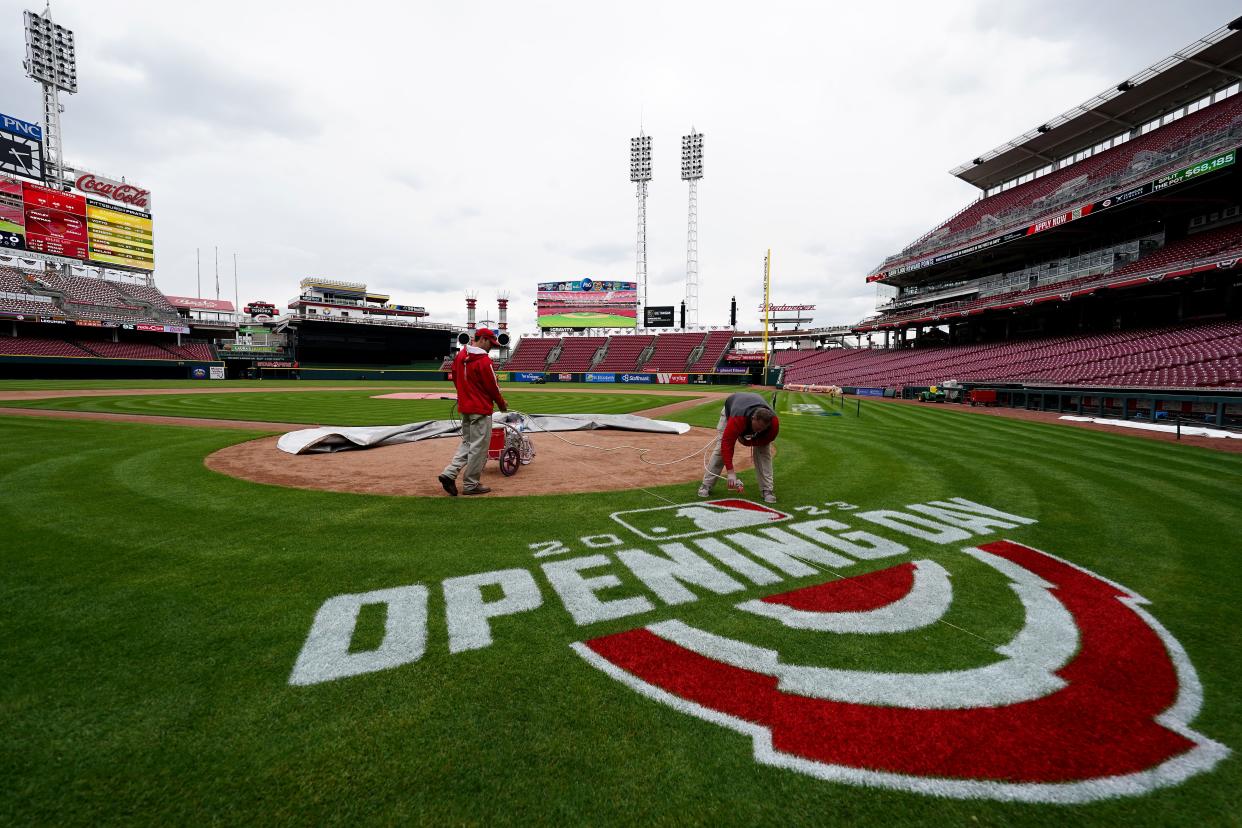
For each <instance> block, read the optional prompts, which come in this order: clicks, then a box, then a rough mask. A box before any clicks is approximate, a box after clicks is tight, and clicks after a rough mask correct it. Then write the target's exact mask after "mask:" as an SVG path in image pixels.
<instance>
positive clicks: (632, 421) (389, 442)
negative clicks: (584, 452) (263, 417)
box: [276, 412, 690, 454]
mask: <svg viewBox="0 0 1242 828" xmlns="http://www.w3.org/2000/svg"><path fill="white" fill-rule="evenodd" d="M519 419H520V427H521V428H522V429H523V430H524V431H526V432H530V433H538V432H540V431H591V430H593V429H597V428H612V429H619V430H621V431H651V432H656V433H658V434H685V433H686V432H687V431H689V430H690V426H689V425H688V424H686V423H670V422H665V421H663V420H652V419H650V418H648V417H640V416H638V415H637V414H515V413H509V414H502V413H500V412H496V413H495V414H493V415H492V422H493V423H494V424H496V425H499V424H500V423H503V422H506V421H510V422H514V423H515V424H517V423H518V421H519ZM460 434H461V428H460V426H458V425H457V424H456V423H454V422H453V421H452V420H424V421H423V422H421V423H406V424H405V425H396V426H359V427H357V428H350V427H347V426H320V427H319V428H304V429H302V430H300V431H290V432H289V433H288V434H284V435H282V436H281V438H280V440H279V441H278V442H277V443H276V446H277V448H279V449H280V450H281V451H285V452H288V453H289V454H314V453H320V452H329V451H348V450H349V449H365V448H374V447H375V446H393V445H397V444H398V443H417V442H418V441H419V440H430V439H431V438H433V437H456V436H458V435H460Z"/></svg>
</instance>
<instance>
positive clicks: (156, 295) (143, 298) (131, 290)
mask: <svg viewBox="0 0 1242 828" xmlns="http://www.w3.org/2000/svg"><path fill="white" fill-rule="evenodd" d="M116 287H117V290H118V291H120V293H121V294H122V295H123V296H125V297H126V298H127V299H129V300H130V301H127V302H126V304H127V305H132V304H134V301H133V300H137V301H138V302H145V303H147V304H148V305H150V306H151V307H152V308H154V309H155V310H157V311H163V312H164V313H176V312H177V309H176V308H174V307H173V306H172V305H170V304H169V303H168V298H167V297H166V296H164V294H163V293H161V292H160V290H159V288H157V287H155V286H154V285H134V284H125V283H118V284H117V285H116Z"/></svg>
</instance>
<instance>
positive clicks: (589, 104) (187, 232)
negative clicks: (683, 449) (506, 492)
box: [0, 0, 1239, 331]
mask: <svg viewBox="0 0 1242 828" xmlns="http://www.w3.org/2000/svg"><path fill="white" fill-rule="evenodd" d="M41 5H42V0H39V2H38V3H37V4H35V3H31V4H25V3H15V2H12V1H11V0H0V90H3V91H2V93H0V112H4V113H6V114H9V115H13V116H16V117H19V118H23V119H25V120H29V121H41V120H42V113H41V105H40V101H39V94H38V90H37V87H36V86H35V84H34V83H33V82H32V81H30V80H28V79H26V78H25V77H24V73H23V70H22V68H21V59H22V56H23V53H24V49H25V45H24V39H23V35H22V16H21V12H22V10H23V9H24V8H27V7H31V8H35V9H36V10H40V9H41ZM1174 10H1176V13H1174ZM52 12H53V19H54V20H55V21H56V22H57V23H59V24H61V25H63V26H67V27H68V28H70V29H72V30H73V31H74V32H75V34H76V37H77V46H78V79H79V92H78V94H76V95H72V96H65V97H64V98H63V102H64V105H65V113H64V115H63V129H64V145H65V156H66V160H67V161H68V162H69V163H71V164H73V165H74V166H76V167H79V168H83V169H91V170H93V171H96V172H101V173H105V174H109V175H112V176H114V177H118V176H121V175H124V176H126V177H127V178H129V179H130V180H132V181H136V182H138V183H140V184H142V185H143V186H145V187H148V188H149V189H150V190H151V191H152V197H153V203H154V208H155V210H154V212H155V239H156V248H155V250H156V254H155V255H156V267H157V270H156V283H157V284H158V285H159V287H160V288H161V289H162V290H163V291H164V292H166V293H172V294H178V295H192V294H194V293H195V292H196V288H195V248H201V250H202V257H203V259H202V261H203V294H204V295H206V296H214V294H215V287H214V276H213V262H212V248H213V246H217V245H218V246H219V249H220V270H221V292H222V296H223V297H225V298H230V299H231V298H232V295H233V286H232V285H233V283H232V254H233V253H234V252H236V253H237V254H238V258H239V263H240V273H241V284H242V289H241V300H242V302H243V303H245V302H247V301H250V300H256V299H265V300H269V301H273V302H276V303H277V304H278V305H280V306H281V307H283V306H284V305H285V304H287V302H288V301H289V300H290V299H291V298H293V297H294V296H295V295H296V293H297V287H296V286H297V282H298V280H299V279H301V278H303V277H305V276H323V277H327V278H336V279H347V280H358V281H365V282H366V283H367V284H368V285H369V286H370V287H371V289H373V290H379V291H382V292H385V293H391V294H392V296H393V301H396V302H400V303H406V304H419V305H424V306H426V307H427V309H428V310H429V311H431V312H432V314H433V319H436V320H439V321H449V322H456V321H461V320H463V319H464V316H465V310H464V301H463V295H464V293H465V292H466V291H467V290H472V291H476V292H478V294H479V297H480V300H481V301H480V307H481V312H482V314H483V315H484V316H494V308H495V300H494V297H495V295H496V293H497V292H498V291H500V290H507V291H509V293H510V294H511V295H512V298H513V303H512V308H513V309H512V311H511V313H510V321H511V324H512V326H513V327H514V328H516V329H517V330H519V331H528V330H531V329H532V328H533V326H534V308H533V302H534V292H535V284H536V282H538V281H540V280H552V279H565V278H573V277H580V276H588V275H589V276H592V277H595V278H612V279H616V278H632V277H633V275H634V240H635V207H636V202H635V197H634V185H633V184H632V183H630V181H629V139H630V137H631V136H634V135H637V134H638V131H639V127H640V123H641V126H642V128H643V130H644V131H645V132H646V133H647V134H648V135H651V136H652V144H653V149H652V155H653V170H654V180H653V181H652V182H651V185H650V196H649V199H648V248H649V253H648V261H649V265H648V268H649V280H650V287H649V296H650V302H651V304H676V303H677V302H679V301H680V300H681V298H682V296H683V294H684V280H685V253H686V211H687V185H686V183H685V182H683V181H681V180H680V148H681V136H682V135H683V134H685V133H687V132H689V131H690V128H691V127H692V126H693V127H695V128H697V129H698V130H699V131H700V132H703V133H704V135H705V138H704V179H703V181H702V182H701V184H700V188H699V272H700V281H701V288H700V296H701V300H700V307H701V314H700V315H701V322H702V323H703V324H725V323H727V321H728V305H729V298H730V296H733V295H736V296H737V298H738V303H739V307H740V311H739V315H740V316H741V319H740V320H739V322H740V323H741V324H742V325H752V324H754V322H755V320H756V318H757V308H758V304H759V301H760V296H761V293H762V269H763V256H764V252H765V250H766V249H767V248H769V247H770V248H771V249H772V257H773V299H774V300H775V301H778V302H813V303H816V304H818V306H819V310H818V312H817V314H816V321H817V322H819V323H825V324H827V323H837V322H853V321H857V320H858V319H860V318H862V317H863V316H864V315H866V314H867V313H868V312H869V311H870V310H871V309H872V308H873V307H874V304H875V299H876V294H875V288H874V287H871V286H868V285H866V284H865V283H864V281H863V280H864V277H865V275H866V272H867V271H868V269H869V268H871V267H873V266H874V265H876V264H877V263H878V262H879V261H880V260H881V259H882V258H883V257H884V256H885V255H888V254H890V253H893V252H896V251H897V250H898V249H900V248H901V247H902V246H903V245H905V244H906V243H908V242H910V241H912V240H913V239H914V238H915V237H917V236H919V235H921V234H922V233H923V232H924V231H926V230H928V229H930V228H931V227H932V226H933V225H935V224H937V223H939V222H940V221H942V220H944V219H945V218H947V217H948V216H949V215H951V214H952V213H954V212H956V211H957V210H958V209H960V208H961V207H962V206H964V205H965V204H966V203H968V202H969V201H971V200H973V199H974V198H975V197H976V196H977V191H976V190H975V189H974V188H972V187H970V186H969V185H967V184H965V183H963V182H961V181H958V180H957V179H955V178H953V177H952V176H950V175H948V174H947V172H946V171H947V170H948V169H950V168H952V167H954V166H956V165H957V164H959V163H961V162H963V161H965V160H967V159H969V158H973V157H974V156H976V155H978V154H979V153H981V152H983V151H986V150H989V149H991V148H992V147H994V146H996V145H998V144H1000V143H1002V142H1004V141H1007V140H1009V139H1011V138H1013V137H1015V136H1017V135H1018V134H1020V133H1022V132H1024V131H1025V130H1027V129H1030V128H1031V127H1033V126H1036V125H1038V124H1040V123H1043V122H1044V121H1045V120H1047V119H1048V118H1050V117H1052V116H1053V115H1056V114H1059V113H1060V112H1063V111H1064V110H1066V109H1069V108H1070V107H1072V106H1074V105H1076V104H1078V103H1080V102H1082V101H1083V100H1085V99H1087V98H1089V97H1091V96H1092V95H1095V94H1096V93H1098V92H1101V91H1103V90H1104V89H1105V88H1107V87H1109V86H1110V85H1115V84H1116V83H1118V82H1120V81H1121V80H1122V79H1124V78H1126V77H1128V76H1130V75H1132V74H1134V73H1135V72H1137V71H1138V70H1139V69H1141V68H1143V67H1146V66H1148V65H1150V64H1152V63H1155V62H1156V61H1157V60H1159V59H1161V58H1163V57H1166V56H1167V55H1169V54H1171V53H1173V52H1174V51H1177V50H1178V49H1181V48H1182V47H1184V46H1185V45H1187V44H1188V43H1190V42H1191V41H1192V40H1194V39H1195V38H1197V37H1199V36H1201V35H1203V34H1206V33H1207V32H1209V31H1211V30H1212V29H1215V28H1216V27H1218V26H1220V25H1223V24H1225V23H1227V22H1228V21H1229V20H1230V19H1232V18H1233V17H1234V16H1236V15H1237V14H1238V12H1239V9H1238V7H1237V5H1236V3H1230V2H1224V1H1223V0H1196V1H1195V2H1194V3H1185V4H1173V5H1170V4H1169V3H1167V2H1154V1H1153V0H1129V2H1121V1H1120V0H1106V1H1101V0H1095V2H1090V1H1089V0H1077V2H1063V1H1062V0H1038V2H1025V0H1021V1H1020V0H1004V2H999V0H993V2H972V1H971V0H938V2H935V3H927V2H903V3H897V2H878V1H877V0H873V2H868V3H855V4H848V5H844V4H842V5H838V4H829V3H822V2H811V3H782V2H772V3H766V4H755V3H732V2H730V3H726V2H712V3H706V2H705V3H696V4H690V3H669V2H662V3H643V2H630V3H624V4H622V3H612V4H602V3H591V2H585V3H584V2H556V3H547V2H530V1H529V0H528V2H523V3H513V2H503V3H502V2H495V3H471V2H465V3H445V2H435V3H431V2H415V3H409V2H405V3H392V4H385V3H366V4H358V5H357V6H353V5H351V4H344V3H341V2H332V3H318V2H299V3H292V2H279V3H277V2H254V0H251V1H250V2H231V0H213V2H210V3H184V2H167V1H165V2H139V1H138V0H56V2H54V3H53V6H52Z"/></svg>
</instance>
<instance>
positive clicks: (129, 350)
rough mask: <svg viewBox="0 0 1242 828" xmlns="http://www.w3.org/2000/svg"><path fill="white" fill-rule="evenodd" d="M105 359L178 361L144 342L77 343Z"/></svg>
mask: <svg viewBox="0 0 1242 828" xmlns="http://www.w3.org/2000/svg"><path fill="white" fill-rule="evenodd" d="M77 345H78V346H79V347H81V348H82V349H83V350H85V351H89V352H90V353H92V354H95V355H97V356H101V357H104V358H105V359H179V358H180V357H175V356H173V355H172V354H171V353H170V352H168V351H166V350H164V349H163V348H161V347H160V346H159V345H155V344H151V343H146V342H108V341H106V340H94V339H93V340H82V341H79V342H78V343H77Z"/></svg>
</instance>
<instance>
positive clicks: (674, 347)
mask: <svg viewBox="0 0 1242 828" xmlns="http://www.w3.org/2000/svg"><path fill="white" fill-rule="evenodd" d="M706 338H707V336H706V334H701V333H666V334H661V335H660V336H658V337H656V347H655V351H654V352H653V353H652V355H651V359H649V360H647V362H646V364H645V365H642V366H641V367H640V370H642V371H684V370H686V361H687V360H688V359H689V358H690V352H691V351H693V350H694V349H695V348H697V347H699V346H700V345H702V344H703V342H704V341H705V340H706Z"/></svg>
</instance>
